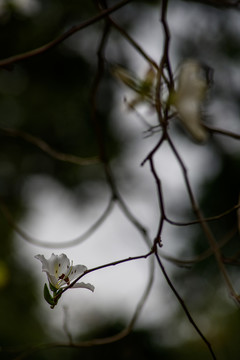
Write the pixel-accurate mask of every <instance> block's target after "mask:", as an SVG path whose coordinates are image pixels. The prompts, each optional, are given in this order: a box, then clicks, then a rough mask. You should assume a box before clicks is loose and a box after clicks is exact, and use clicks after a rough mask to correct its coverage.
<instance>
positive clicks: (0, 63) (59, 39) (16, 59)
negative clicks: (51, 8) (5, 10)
mask: <svg viewBox="0 0 240 360" xmlns="http://www.w3.org/2000/svg"><path fill="white" fill-rule="evenodd" d="M131 1H132V0H122V1H120V2H119V3H117V4H116V5H114V6H113V7H111V8H109V9H106V10H103V11H101V12H100V13H99V14H97V15H95V16H93V17H92V18H91V19H88V20H86V21H85V22H83V23H82V24H80V25H75V26H73V27H72V28H71V29H69V30H68V31H66V32H65V33H63V34H62V35H60V36H59V37H57V38H56V39H54V40H52V41H50V42H49V43H47V44H45V45H43V46H40V47H39V48H37V49H34V50H30V51H27V52H25V53H22V54H19V55H14V56H11V57H9V58H7V59H3V60H0V67H2V68H6V67H9V65H12V64H15V63H17V62H19V61H22V60H25V59H28V58H30V57H33V56H37V55H39V54H43V53H45V52H47V51H48V50H51V49H53V48H54V47H56V46H57V45H59V44H60V43H62V42H63V41H64V40H66V39H67V38H69V37H70V36H72V35H73V34H75V33H76V32H78V31H81V30H82V29H85V28H86V27H88V26H90V25H93V24H94V23H96V22H98V21H100V20H102V19H104V18H105V17H106V16H107V15H109V14H111V13H113V12H114V11H117V10H119V9H120V8H121V7H123V6H125V5H127V4H128V3H130V2H131Z"/></svg>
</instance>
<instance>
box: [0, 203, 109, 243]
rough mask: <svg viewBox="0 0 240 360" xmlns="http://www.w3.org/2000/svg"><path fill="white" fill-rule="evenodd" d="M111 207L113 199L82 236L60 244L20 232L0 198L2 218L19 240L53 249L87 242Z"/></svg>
mask: <svg viewBox="0 0 240 360" xmlns="http://www.w3.org/2000/svg"><path fill="white" fill-rule="evenodd" d="M113 205H114V199H113V198H111V199H110V200H109V202H108V204H107V207H106V209H104V211H103V213H102V214H101V215H100V217H99V218H98V219H97V220H96V221H95V222H94V223H93V224H92V225H91V226H90V227H89V229H87V230H86V231H85V232H84V233H83V234H82V235H80V236H78V237H76V238H75V239H70V240H66V241H62V242H54V241H52V242H51V241H43V240H39V239H36V238H34V237H32V236H30V235H29V234H27V233H26V232H25V231H24V230H22V229H21V228H20V226H18V225H17V224H16V222H15V221H14V219H13V217H12V214H11V213H10V211H9V210H8V208H7V206H6V205H5V203H4V202H3V200H2V199H1V198H0V210H1V212H2V214H3V216H4V217H5V219H6V220H7V222H8V223H9V225H10V226H11V227H12V228H13V229H14V230H15V231H16V233H17V234H18V235H20V236H21V238H23V239H24V240H26V241H27V242H29V243H30V244H32V245H37V246H41V247H44V248H55V249H60V248H69V247H72V246H76V245H78V244H80V243H82V242H83V241H85V240H87V239H88V238H89V237H90V236H91V235H92V234H93V233H94V232H95V231H96V230H97V229H98V228H99V226H100V225H102V224H103V222H104V221H105V220H106V218H107V217H108V216H109V214H110V213H111V211H112V209H113Z"/></svg>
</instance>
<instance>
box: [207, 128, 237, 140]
mask: <svg viewBox="0 0 240 360" xmlns="http://www.w3.org/2000/svg"><path fill="white" fill-rule="evenodd" d="M204 127H205V128H206V129H207V130H208V131H209V132H210V133H212V134H220V135H225V136H230V137H232V138H233V139H236V140H240V135H239V134H236V133H234V132H232V131H228V130H223V129H218V128H215V127H211V126H209V125H204Z"/></svg>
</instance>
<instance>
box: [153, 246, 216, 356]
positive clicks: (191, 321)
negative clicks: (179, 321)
mask: <svg viewBox="0 0 240 360" xmlns="http://www.w3.org/2000/svg"><path fill="white" fill-rule="evenodd" d="M155 256H156V259H157V262H158V264H159V267H160V269H161V271H162V273H163V276H164V277H165V279H166V281H167V283H168V285H169V287H170V289H171V290H172V292H173V293H174V295H175V296H176V298H177V300H178V302H179V304H180V305H181V307H182V309H183V311H184V312H185V314H186V316H187V318H188V320H189V322H190V323H191V324H192V326H193V327H194V329H195V330H196V332H197V333H198V335H199V336H200V337H201V339H202V340H203V342H204V343H205V344H206V346H207V347H208V350H209V352H210V353H211V355H212V358H213V359H215V360H216V359H217V358H216V355H215V353H214V351H213V349H212V346H211V344H210V343H209V341H208V340H207V339H206V337H205V336H204V335H203V333H202V332H201V330H200V329H199V327H198V326H197V324H196V322H195V321H194V319H193V317H192V315H191V314H190V312H189V310H188V308H187V306H186V304H185V302H184V301H183V299H182V298H181V296H180V295H179V293H178V291H177V290H176V288H175V286H174V285H173V283H172V281H171V280H170V278H169V276H168V274H167V272H166V270H165V268H164V266H163V264H162V261H161V259H160V257H159V255H158V253H157V251H155Z"/></svg>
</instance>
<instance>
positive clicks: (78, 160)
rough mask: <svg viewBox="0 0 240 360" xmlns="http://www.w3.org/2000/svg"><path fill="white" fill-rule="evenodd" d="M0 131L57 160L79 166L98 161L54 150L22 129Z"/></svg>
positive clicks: (3, 129) (94, 158)
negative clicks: (29, 144) (35, 147)
mask: <svg viewBox="0 0 240 360" xmlns="http://www.w3.org/2000/svg"><path fill="white" fill-rule="evenodd" d="M0 133H2V134H3V135H6V136H11V137H18V138H21V139H23V140H25V141H27V142H29V143H31V144H33V145H35V146H37V147H38V148H39V149H41V150H42V151H44V152H45V153H46V154H48V155H49V156H51V157H52V158H54V159H56V160H59V161H64V162H69V163H72V164H76V165H81V166H83V165H92V164H97V163H99V158H98V157H90V158H82V157H80V156H76V155H71V154H65V153H62V152H59V151H56V150H55V149H53V148H52V147H51V146H50V145H49V144H47V143H46V142H45V141H43V140H42V139H40V138H38V137H36V136H33V135H31V134H29V133H26V132H24V131H21V130H17V129H9V128H0Z"/></svg>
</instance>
